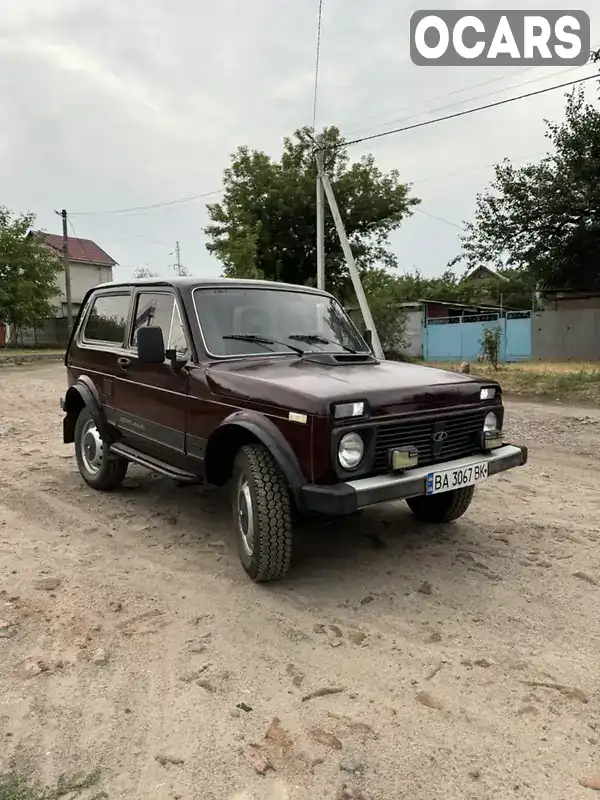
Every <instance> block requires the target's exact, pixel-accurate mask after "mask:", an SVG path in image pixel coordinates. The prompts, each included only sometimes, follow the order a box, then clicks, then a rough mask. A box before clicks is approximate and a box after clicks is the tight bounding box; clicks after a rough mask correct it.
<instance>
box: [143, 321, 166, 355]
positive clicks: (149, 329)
mask: <svg viewBox="0 0 600 800" xmlns="http://www.w3.org/2000/svg"><path fill="white" fill-rule="evenodd" d="M137 351H138V358H139V360H140V361H142V362H143V363H145V364H162V363H163V362H164V360H165V342H164V339H163V332H162V328H159V327H158V325H148V326H144V327H143V328H140V329H139V330H138V332H137Z"/></svg>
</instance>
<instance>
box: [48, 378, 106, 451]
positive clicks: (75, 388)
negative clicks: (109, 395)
mask: <svg viewBox="0 0 600 800" xmlns="http://www.w3.org/2000/svg"><path fill="white" fill-rule="evenodd" d="M77 397H79V398H80V400H82V401H83V404H84V406H85V407H86V408H87V409H88V410H89V412H90V414H91V415H92V418H93V420H94V422H95V423H96V426H97V427H98V430H99V431H100V435H101V436H102V438H103V440H104V441H105V442H110V441H112V440H113V439H114V436H111V434H110V430H109V427H108V423H107V422H106V417H105V416H104V414H103V412H102V403H101V401H100V395H99V394H98V390H97V389H96V386H95V385H94V382H93V381H92V379H91V378H89V377H88V376H87V375H81V376H80V377H79V378H78V379H77V381H76V382H75V383H74V384H73V385H72V386H69V388H68V389H67V393H66V395H65V399H64V401H63V402H62V403H61V405H62V408H63V411H64V412H65V413H66V415H67V416H66V417H65V420H64V423H63V429H64V437H63V438H64V441H65V442H69V441H71V442H72V441H73V440H74V438H73V434H74V431H75V421H76V419H77V416H79V411H80V410H81V406H80V402H79V401H76V399H75V398H77ZM75 411H77V414H75V415H74V414H73V412H75ZM68 436H70V437H71V438H67V437H68Z"/></svg>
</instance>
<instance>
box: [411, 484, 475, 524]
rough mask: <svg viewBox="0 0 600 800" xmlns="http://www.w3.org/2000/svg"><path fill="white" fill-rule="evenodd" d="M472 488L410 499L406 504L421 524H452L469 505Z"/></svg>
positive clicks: (473, 488)
mask: <svg viewBox="0 0 600 800" xmlns="http://www.w3.org/2000/svg"><path fill="white" fill-rule="evenodd" d="M474 491H475V487H474V486H463V487H462V488H461V489H453V490H452V491H451V492H442V494H434V495H430V496H429V497H428V496H427V495H421V496H420V497H410V498H409V499H408V500H407V501H406V503H407V505H408V507H409V508H410V510H411V511H412V512H413V514H414V515H415V516H416V517H417V518H418V519H420V520H421V522H439V523H441V522H453V521H454V520H455V519H458V518H459V517H462V515H463V514H464V513H465V512H466V511H467V509H468V508H469V506H470V505H471V501H472V499H473V493H474Z"/></svg>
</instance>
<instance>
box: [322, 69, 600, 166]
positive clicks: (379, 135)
mask: <svg viewBox="0 0 600 800" xmlns="http://www.w3.org/2000/svg"><path fill="white" fill-rule="evenodd" d="M597 78H598V74H597V73H595V74H594V75H588V76H587V77H585V78H577V80H574V81H567V82H565V83H559V84H556V85H554V86H547V87H546V88H545V89H537V90H536V91H535V92H528V93H527V94H521V95H517V96H516V97H507V98H506V99H504V100H496V102H494V103H487V104H486V105H483V106H476V107H475V108H467V109H465V111H457V112H455V113H454V114H447V115H446V116H444V117H435V118H434V119H428V120H425V121H424V122H416V123H414V124H413V125H406V126H404V127H402V128H393V129H392V130H391V131H384V132H383V133H373V134H371V135H370V136H361V137H360V138H359V139H351V140H350V141H349V142H344V143H343V144H339V145H335V146H334V147H332V148H331V149H332V150H341V149H343V148H344V147H350V145H353V144H361V143H362V142H370V141H372V140H373V139H383V138H384V137H385V136H391V135H392V134H394V133H403V132H404V131H412V130H415V129H416V128H424V127H426V126H427V125H435V124H436V123H438V122H445V121H446V120H450V119H456V118H458V117H465V116H467V115H468V114H475V113H476V112H477V111H485V110H487V109H489V108H497V107H498V106H504V105H507V103H514V102H515V101H516V100H525V99H527V98H528V97H536V96H537V95H540V94H545V93H546V92H553V91H555V90H556V89H564V88H565V87H567V86H574V85H575V84H576V83H585V82H586V81H590V80H594V79H597Z"/></svg>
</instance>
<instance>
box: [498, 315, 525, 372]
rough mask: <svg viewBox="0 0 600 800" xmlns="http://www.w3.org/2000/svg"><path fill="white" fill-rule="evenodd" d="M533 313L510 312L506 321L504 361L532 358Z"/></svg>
mask: <svg viewBox="0 0 600 800" xmlns="http://www.w3.org/2000/svg"><path fill="white" fill-rule="evenodd" d="M531 324H532V320H531V311H508V312H507V313H506V320H505V335H504V337H503V339H504V347H503V350H504V358H503V361H529V359H530V358H531Z"/></svg>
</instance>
